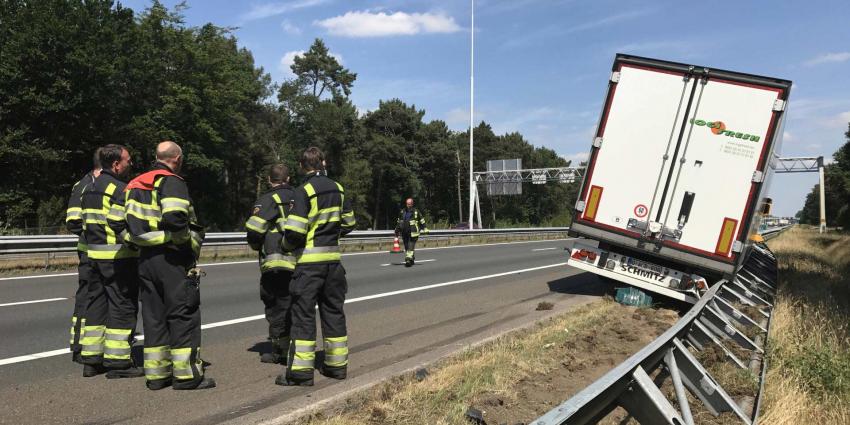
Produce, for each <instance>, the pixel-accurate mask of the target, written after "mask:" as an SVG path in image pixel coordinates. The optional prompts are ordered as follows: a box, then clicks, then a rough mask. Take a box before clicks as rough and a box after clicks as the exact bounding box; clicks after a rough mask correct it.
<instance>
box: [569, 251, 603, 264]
mask: <svg viewBox="0 0 850 425" xmlns="http://www.w3.org/2000/svg"><path fill="white" fill-rule="evenodd" d="M571 257H572V258H574V259H576V260H581V261H588V262H591V263H592V262H594V261H596V257H597V255H596V253H595V252H593V251H588V250H586V249H582V250H580V251H576V252H574V253H573V255H571Z"/></svg>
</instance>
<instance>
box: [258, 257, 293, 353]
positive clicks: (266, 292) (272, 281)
mask: <svg viewBox="0 0 850 425" xmlns="http://www.w3.org/2000/svg"><path fill="white" fill-rule="evenodd" d="M291 280H292V271H290V270H284V269H278V270H269V271H267V272H265V273H263V274H262V275H261V276H260V299H261V300H263V304H264V305H265V307H266V308H265V312H266V321H268V322H269V338H271V339H289V333H290V327H291V326H292V310H291V309H290V306H291V305H292V297H291V296H290V295H289V284H290V281H291ZM283 344H284V347H286V345H287V344H288V342H287V341H284V342H283Z"/></svg>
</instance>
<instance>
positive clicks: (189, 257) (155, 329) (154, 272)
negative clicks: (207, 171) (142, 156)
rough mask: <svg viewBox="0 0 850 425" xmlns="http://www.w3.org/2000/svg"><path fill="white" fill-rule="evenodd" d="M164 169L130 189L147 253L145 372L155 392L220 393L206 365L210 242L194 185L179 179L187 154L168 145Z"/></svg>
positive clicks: (135, 226) (159, 153)
mask: <svg viewBox="0 0 850 425" xmlns="http://www.w3.org/2000/svg"><path fill="white" fill-rule="evenodd" d="M156 161H157V162H156V164H155V165H154V167H153V169H152V170H151V171H148V172H146V173H144V174H142V175H140V176H138V177H136V178H135V179H133V181H131V182H130V184H128V185H127V193H126V197H127V226H128V228H129V232H130V240H131V241H132V242H133V243H134V244H136V245H138V246H139V247H141V254H140V256H139V277H140V280H141V298H142V321H143V323H144V326H145V349H144V359H145V360H144V368H145V378H146V384H147V387H148V388H149V389H151V390H159V389H163V388H165V387H167V386H169V385H172V387H173V388H174V389H175V390H194V389H205V388H213V387H215V381H214V380H213V379H212V378H206V377H204V367H205V363H204V361H203V360H202V359H201V356H200V350H201V310H200V304H201V294H200V286H199V285H200V272H199V271H198V269H197V268H196V267H195V266H196V262H197V260H198V255H199V254H200V251H201V243H202V242H203V231H202V229H201V227H200V226H199V225H198V224H197V219H196V218H195V209H194V207H193V206H192V200H191V198H190V197H189V188H188V187H187V186H186V182H185V181H183V178H182V177H180V176H179V175H178V173H180V170H181V168H182V166H183V151H182V150H181V149H180V146H178V145H177V144H176V143H174V142H171V141H165V142H162V143H160V144H159V145H157V147H156Z"/></svg>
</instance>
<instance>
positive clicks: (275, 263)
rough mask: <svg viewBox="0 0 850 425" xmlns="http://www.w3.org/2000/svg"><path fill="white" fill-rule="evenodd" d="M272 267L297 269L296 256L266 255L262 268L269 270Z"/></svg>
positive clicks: (261, 264)
mask: <svg viewBox="0 0 850 425" xmlns="http://www.w3.org/2000/svg"><path fill="white" fill-rule="evenodd" d="M272 269H285V270H295V257H294V256H292V255H286V254H269V255H266V257H265V258H263V259H262V262H261V263H260V270H262V271H268V270H272Z"/></svg>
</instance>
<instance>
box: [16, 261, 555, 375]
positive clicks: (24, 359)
mask: <svg viewBox="0 0 850 425" xmlns="http://www.w3.org/2000/svg"><path fill="white" fill-rule="evenodd" d="M423 261H424V260H423ZM565 265H567V263H556V264H549V265H546V266H539V267H531V268H527V269H520V270H512V271H509V272H503V273H496V274H489V275H486V276H476V277H470V278H467V279H460V280H453V281H451V282H443V283H435V284H432V285H425V286H417V287H415V288H408V289H400V290H398V291H391V292H384V293H380V294H374V295H366V296H362V297H357V298H350V299H347V300H345V303H346V304H352V303H358V302H362V301H368V300H374V299H378V298H386V297H392V296H395V295H401V294H408V293H411V292H419V291H427V290H429V289H434V288H442V287H444V286H452V285H459V284H462V283H469V282H475V281H479V280H485V279H493V278H497V277H503V276H510V275H513V274H519V273H527V272H533V271H537V270H544V269H551V268H553V267H562V266H565ZM265 317H266V316H265V315H263V314H258V315H255V316H248V317H240V318H237V319H231V320H224V321H221V322H213V323H207V324H206V325H201V329H212V328H218V327H222V326H229V325H235V324H238V323H245V322H252V321H255V320H262V319H265ZM144 339H145V336H144V335H138V336H136V340H138V341H142V340H144ZM69 352H70V350H69V349H68V348H62V349H59V350H51V351H44V352H41V353H34V354H27V355H23V356H17V357H10V358H8V359H0V366H4V365H8V364H14V363H22V362H28V361H32V360H38V359H43V358H47V357H54V356H61V355H63V354H67V353H69Z"/></svg>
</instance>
